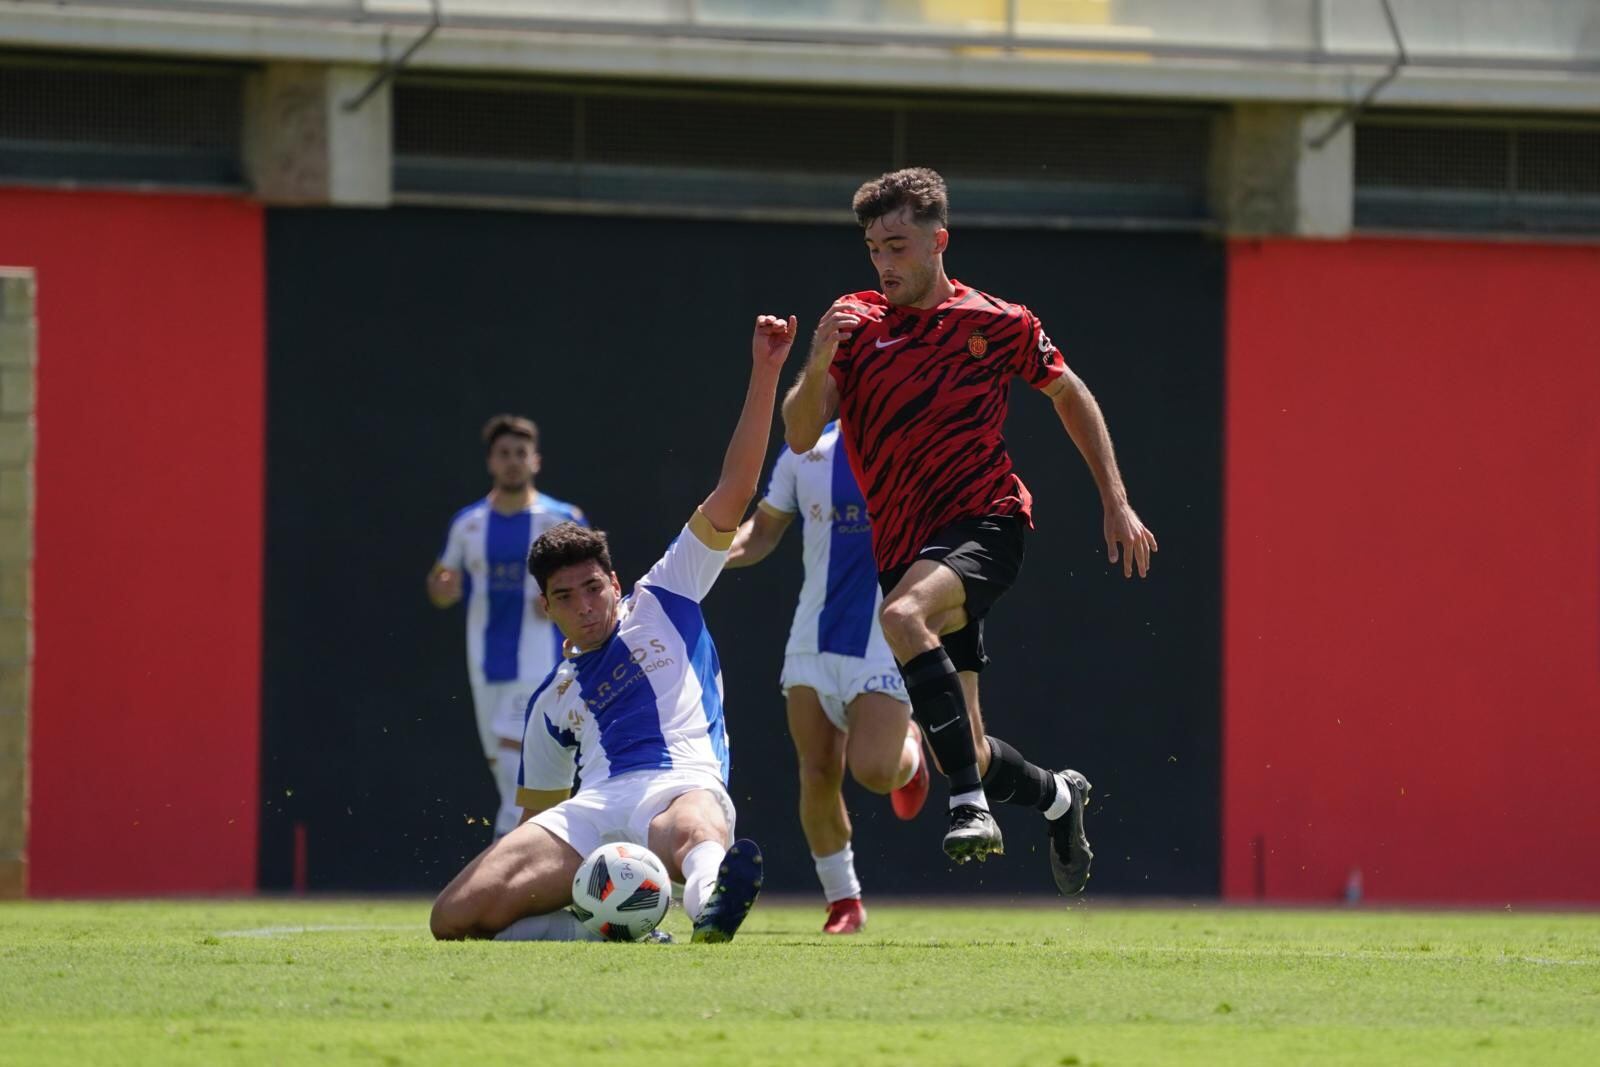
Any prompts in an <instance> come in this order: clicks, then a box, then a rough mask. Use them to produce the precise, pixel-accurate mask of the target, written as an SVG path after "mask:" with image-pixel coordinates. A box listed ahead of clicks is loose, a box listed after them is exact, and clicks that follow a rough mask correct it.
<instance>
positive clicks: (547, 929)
mask: <svg viewBox="0 0 1600 1067" xmlns="http://www.w3.org/2000/svg"><path fill="white" fill-rule="evenodd" d="M494 939H495V940H496V941H603V940H605V939H604V938H603V937H601V936H600V935H599V934H597V933H594V932H592V931H591V930H589V928H588V927H586V926H584V925H583V924H582V923H581V922H579V921H578V917H577V916H576V915H574V914H572V912H570V911H568V910H567V909H566V908H562V909H561V910H560V911H552V912H550V913H549V914H548V915H529V916H527V917H526V918H522V919H518V920H517V921H516V922H514V923H512V924H511V925H510V926H508V927H506V928H505V929H504V930H501V931H500V932H499V933H498V934H495V935H494Z"/></svg>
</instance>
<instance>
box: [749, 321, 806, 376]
mask: <svg viewBox="0 0 1600 1067" xmlns="http://www.w3.org/2000/svg"><path fill="white" fill-rule="evenodd" d="M799 327H800V321H799V320H798V319H796V318H795V317H794V316H793V315H790V316H789V317H788V318H787V319H780V318H778V316H776V315H757V316H756V332H755V336H754V337H752V338H750V355H751V356H752V357H753V358H754V360H755V363H756V366H758V367H768V368H770V369H773V370H776V369H777V368H779V367H781V366H783V361H784V360H786V359H788V358H789V349H790V348H792V347H794V339H795V336H796V335H797V334H798V332H799Z"/></svg>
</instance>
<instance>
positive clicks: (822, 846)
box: [728, 422, 929, 934]
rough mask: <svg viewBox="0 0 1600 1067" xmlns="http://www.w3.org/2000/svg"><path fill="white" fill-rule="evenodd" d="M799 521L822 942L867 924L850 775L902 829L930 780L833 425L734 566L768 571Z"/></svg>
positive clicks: (805, 749) (797, 743) (794, 697)
mask: <svg viewBox="0 0 1600 1067" xmlns="http://www.w3.org/2000/svg"><path fill="white" fill-rule="evenodd" d="M796 515H799V516H800V518H801V531H802V532H801V536H802V539H803V542H804V544H803V556H804V559H805V575H806V576H805V584H804V585H802V586H801V588H800V602H799V604H798V605H797V606H796V608H795V613H794V625H793V626H792V627H791V629H790V631H789V643H788V646H787V647H786V648H785V649H784V659H783V677H782V680H781V684H782V687H783V695H784V700H785V703H786V704H787V708H788V720H789V736H791V737H793V738H794V747H795V754H796V756H798V757H799V762H800V825H801V828H802V829H803V830H804V831H805V835H806V843H807V844H809V845H810V846H811V858H812V860H813V861H814V862H815V864H816V868H817V880H818V881H819V882H821V883H822V894H823V896H824V897H825V898H826V899H827V901H828V916H827V919H826V920H825V921H824V922H823V926H822V930H823V933H828V934H853V933H857V932H859V931H860V930H861V929H862V927H863V926H865V925H866V921H867V913H866V908H865V907H864V906H863V905H862V903H861V881H860V879H858V878H857V877H856V867H855V853H854V850H853V849H852V847H851V837H852V834H851V827H850V815H849V812H848V811H847V810H846V809H845V805H844V795H843V793H842V792H841V787H842V786H843V784H844V768H845V767H846V765H848V766H849V768H850V773H851V774H852V775H854V776H855V779H856V781H857V782H859V783H860V784H861V785H862V786H863V787H865V788H866V789H869V790H871V791H872V792H874V793H888V794H889V795H890V799H891V801H892V803H893V806H894V812H895V814H896V815H898V816H899V817H900V818H902V819H910V818H913V817H914V816H915V815H916V814H917V812H919V811H920V810H922V805H923V802H924V801H925V800H927V798H928V778H929V776H928V769H927V766H926V764H925V763H924V762H923V758H922V734H921V732H920V731H919V730H918V729H917V726H916V724H915V723H913V722H911V705H910V698H909V697H908V696H906V689H905V684H904V682H903V681H902V679H901V677H900V668H899V666H898V665H897V664H896V663H895V659H894V653H892V652H891V651H890V650H889V645H888V642H887V641H885V640H884V637H883V628H882V627H881V626H880V625H879V624H878V610H879V609H880V608H881V607H882V605H883V594H882V592H880V591H879V589H878V578H877V574H878V569H877V566H876V564H874V562H873V558H872V526H871V523H870V521H869V520H868V516H867V502H866V500H865V499H863V498H862V495H861V489H860V487H859V486H857V485H856V479H855V475H854V474H852V473H851V471H850V462H849V460H848V459H847V458H846V456H845V449H844V445H843V444H842V443H841V441H840V439H839V424H838V423H837V422H831V423H829V424H828V425H827V426H826V427H824V429H823V431H822V436H821V437H819V438H818V439H817V443H816V444H815V445H814V446H813V447H812V448H811V450H810V451H808V452H793V451H790V450H789V449H788V448H785V449H784V450H783V452H782V453H780V454H779V456H778V459H777V462H775V463H774V464H773V466H772V480H771V482H770V483H769V485H768V488H767V495H766V497H765V498H763V499H762V501H761V502H760V504H758V505H757V506H756V512H755V514H754V515H752V516H751V517H750V518H749V519H748V520H746V522H745V523H744V525H743V526H741V527H740V528H739V535H738V536H737V537H736V538H735V539H734V543H733V549H732V551H731V552H729V554H728V566H729V567H748V566H750V565H751V564H754V563H759V562H760V561H761V560H763V559H765V558H766V557H767V556H768V555H770V554H771V553H772V550H773V549H774V548H776V547H777V545H778V541H779V540H780V539H781V538H782V537H783V534H784V531H785V530H787V529H788V528H789V524H790V523H791V522H793V521H794V518H795V516H796Z"/></svg>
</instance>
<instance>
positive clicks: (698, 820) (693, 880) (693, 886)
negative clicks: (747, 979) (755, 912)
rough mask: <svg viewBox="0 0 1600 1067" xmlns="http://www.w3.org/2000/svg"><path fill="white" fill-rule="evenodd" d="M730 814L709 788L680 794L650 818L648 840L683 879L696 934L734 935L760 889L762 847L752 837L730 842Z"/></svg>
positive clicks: (709, 938)
mask: <svg viewBox="0 0 1600 1067" xmlns="http://www.w3.org/2000/svg"><path fill="white" fill-rule="evenodd" d="M730 836H731V834H730V827H729V825H728V814H727V811H726V810H725V809H724V807H723V804H722V801H721V800H720V799H719V798H718V797H717V795H716V794H714V793H712V792H711V791H710V790H709V789H691V790H689V791H688V792H685V793H682V794H680V795H679V796H678V797H676V798H675V799H674V800H673V801H672V803H670V804H668V805H667V807H666V808H665V809H664V810H663V811H662V812H661V813H660V814H659V815H657V816H656V817H655V818H653V819H651V820H650V829H649V834H648V839H647V841H646V846H647V847H648V848H649V849H650V851H652V852H654V853H655V854H656V855H658V856H660V857H661V858H662V860H663V861H664V862H665V863H666V865H667V873H668V874H669V875H671V876H672V877H673V879H674V880H678V881H681V882H682V883H683V910H684V911H686V912H688V914H689V919H690V920H691V921H692V922H693V923H694V940H695V941H700V942H717V941H731V940H733V935H734V934H735V933H737V932H738V929H739V926H740V924H741V923H743V922H744V920H745V917H746V916H747V915H749V914H750V909H751V907H753V906H754V905H755V902H756V897H758V896H759V895H760V894H761V881H762V870H761V849H760V848H759V847H758V846H757V845H756V843H755V842H754V841H751V840H750V839H749V838H741V839H740V840H738V841H735V842H734V843H733V845H732V846H731V847H730V846H729V845H728V844H727V841H728V838H729V837H730Z"/></svg>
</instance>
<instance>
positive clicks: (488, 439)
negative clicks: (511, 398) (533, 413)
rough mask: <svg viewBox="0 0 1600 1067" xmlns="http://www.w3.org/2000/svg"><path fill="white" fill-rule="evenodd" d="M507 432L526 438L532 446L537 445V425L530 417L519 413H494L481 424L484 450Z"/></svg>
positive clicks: (536, 446) (491, 446) (489, 447)
mask: <svg viewBox="0 0 1600 1067" xmlns="http://www.w3.org/2000/svg"><path fill="white" fill-rule="evenodd" d="M507 434H510V435H511V436H512V437H524V438H527V440H528V442H529V443H530V444H532V445H533V447H534V448H538V447H539V427H537V426H535V425H534V424H533V420H532V419H525V418H523V417H522V416H521V415H496V416H495V417H494V418H492V419H490V420H489V421H488V422H486V423H484V424H483V447H484V449H485V451H487V450H488V449H491V448H493V447H494V443H495V442H496V441H498V440H499V439H500V438H502V437H504V436H506V435H507Z"/></svg>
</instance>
